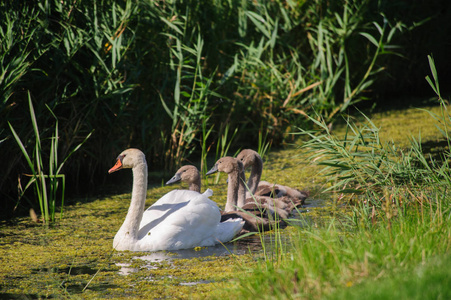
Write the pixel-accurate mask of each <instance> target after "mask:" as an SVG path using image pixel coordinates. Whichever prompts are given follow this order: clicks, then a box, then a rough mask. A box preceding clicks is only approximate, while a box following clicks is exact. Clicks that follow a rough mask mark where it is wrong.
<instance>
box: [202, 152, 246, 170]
mask: <svg viewBox="0 0 451 300" xmlns="http://www.w3.org/2000/svg"><path fill="white" fill-rule="evenodd" d="M242 169H243V164H242V163H241V162H240V161H239V160H238V159H236V158H233V157H230V156H225V157H222V158H220V159H219V160H218V161H217V162H216V163H215V165H214V166H213V168H211V170H210V171H208V172H207V175H210V174H213V173H216V172H224V173H227V174H229V173H232V172H233V171H238V172H239V171H241V170H242Z"/></svg>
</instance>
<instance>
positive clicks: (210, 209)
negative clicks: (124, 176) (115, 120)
mask: <svg viewBox="0 0 451 300" xmlns="http://www.w3.org/2000/svg"><path fill="white" fill-rule="evenodd" d="M121 155H123V156H122V158H121ZM121 155H120V156H119V158H121V160H122V164H123V165H124V168H125V167H131V168H132V169H133V176H134V179H133V180H134V183H133V192H132V201H131V204H130V208H129V211H128V214H127V217H126V218H125V221H124V224H123V225H122V227H121V228H120V229H119V231H118V232H117V234H116V236H115V238H114V241H113V247H114V248H115V249H117V250H131V251H157V250H179V249H187V248H194V247H198V246H200V247H202V246H212V245H215V244H217V243H219V242H221V243H225V242H228V241H230V240H231V239H232V238H233V237H234V236H235V235H236V234H237V233H239V232H240V231H241V228H242V227H243V221H242V220H241V219H234V220H230V221H229V222H223V223H220V220H221V214H220V211H219V208H218V206H217V205H216V203H215V202H213V201H211V200H210V199H209V198H208V197H209V196H211V195H212V194H213V192H212V190H210V189H208V190H207V191H206V192H205V193H203V194H200V193H198V192H194V191H189V190H173V191H171V192H169V193H167V194H166V195H164V196H163V197H161V198H160V199H159V200H158V201H156V202H155V204H153V205H152V206H150V207H149V208H148V209H147V210H145V211H143V210H144V203H141V202H144V201H145V193H146V189H147V188H146V187H147V165H146V167H145V168H143V167H142V164H143V163H145V158H144V154H142V152H141V151H139V150H137V149H128V150H125V151H124V152H123V153H122V154H121ZM133 156H142V157H140V160H143V161H144V162H142V161H141V162H140V161H139V160H138V162H136V160H135V159H133V160H132V161H127V160H130V158H134V157H133ZM127 163H128V165H127ZM139 165H141V168H139ZM113 168H114V167H113ZM113 168H112V170H113ZM141 169H143V170H141ZM110 171H111V170H110ZM114 171H116V169H115V170H113V172H114ZM143 177H145V178H143ZM144 183H145V186H142V185H143V184H144ZM143 194H144V195H143ZM140 217H142V218H141V220H140V221H139V226H138V223H137V222H136V221H138V220H139V218H140Z"/></svg>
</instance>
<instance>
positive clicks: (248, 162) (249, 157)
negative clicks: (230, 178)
mask: <svg viewBox="0 0 451 300" xmlns="http://www.w3.org/2000/svg"><path fill="white" fill-rule="evenodd" d="M236 158H237V159H238V160H239V161H241V162H242V163H243V166H244V168H247V167H249V166H252V165H253V164H254V162H255V161H256V160H257V159H260V160H261V157H260V155H259V154H258V153H257V152H256V151H254V150H252V149H244V150H242V151H241V152H240V153H239V154H238V155H237V157H236Z"/></svg>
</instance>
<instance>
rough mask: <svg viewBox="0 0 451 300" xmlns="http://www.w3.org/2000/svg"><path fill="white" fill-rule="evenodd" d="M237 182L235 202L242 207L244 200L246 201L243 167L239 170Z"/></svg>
mask: <svg viewBox="0 0 451 300" xmlns="http://www.w3.org/2000/svg"><path fill="white" fill-rule="evenodd" d="M238 181H239V184H238V195H237V202H238V207H243V206H244V202H246V189H247V188H246V185H245V182H246V175H245V174H244V168H243V169H242V170H240V172H239V178H238Z"/></svg>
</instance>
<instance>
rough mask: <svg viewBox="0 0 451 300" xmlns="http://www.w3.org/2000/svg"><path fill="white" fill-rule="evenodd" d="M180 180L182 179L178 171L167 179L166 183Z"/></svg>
mask: <svg viewBox="0 0 451 300" xmlns="http://www.w3.org/2000/svg"><path fill="white" fill-rule="evenodd" d="M180 180H182V176H181V175H180V173H177V174H175V175H174V177H172V178H171V179H169V181H168V182H166V185H169V184H173V183H176V182H179V181H180Z"/></svg>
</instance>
